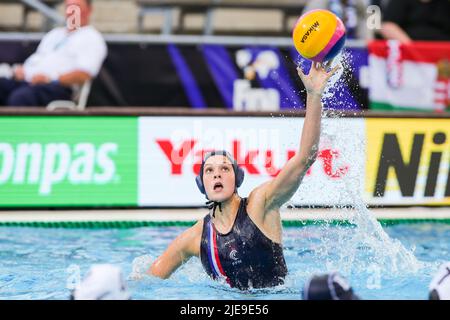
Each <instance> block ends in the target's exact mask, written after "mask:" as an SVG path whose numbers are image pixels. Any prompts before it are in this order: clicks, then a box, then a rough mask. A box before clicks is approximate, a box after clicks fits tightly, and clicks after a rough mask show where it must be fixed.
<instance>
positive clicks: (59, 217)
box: [0, 207, 450, 223]
mask: <svg viewBox="0 0 450 320" xmlns="http://www.w3.org/2000/svg"><path fill="white" fill-rule="evenodd" d="M369 210H370V213H371V214H373V215H374V216H375V218H376V219H378V220H415V219H417V220H424V219H430V220H440V219H442V220H444V219H450V208H443V207H436V208H435V207H432V208H430V207H413V208H386V209H384V208H383V209H380V208H377V209H375V208H374V209H369ZM206 214H207V210H206V209H138V210H132V209H122V210H121V209H110V210H63V211H42V210H39V211H33V210H26V211H25V210H24V211H0V223H9V222H86V221H154V222H163V221H169V222H170V221H196V220H199V219H202V218H203V217H204V216H205V215H206ZM351 217H352V214H351V211H350V210H336V209H288V210H283V211H282V212H281V218H282V220H283V221H298V220H312V221H314V220H348V219H349V218H351Z"/></svg>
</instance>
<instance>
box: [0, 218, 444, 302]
mask: <svg viewBox="0 0 450 320" xmlns="http://www.w3.org/2000/svg"><path fill="white" fill-rule="evenodd" d="M183 230H185V227H141V228H132V229H59V228H53V229H52V228H24V227H1V228H0V261H1V264H0V299H68V298H69V294H70V289H69V288H71V286H73V284H74V283H76V281H78V279H79V278H80V277H82V276H83V275H84V274H85V273H86V272H87V270H88V269H89V266H90V265H92V264H97V263H112V264H117V265H120V266H121V267H122V269H123V271H124V274H125V276H126V277H128V286H129V290H130V292H131V294H132V297H133V299H213V300H216V299H289V300H291V299H301V291H302V286H303V284H304V282H305V280H306V279H307V278H308V277H309V276H310V275H312V274H313V273H323V272H327V271H333V270H338V271H340V272H341V274H343V275H344V276H345V277H347V279H348V280H349V281H350V283H351V284H352V286H353V289H354V291H355V292H356V293H357V294H358V295H359V296H360V297H361V298H363V299H427V298H428V285H429V283H430V281H431V279H432V277H433V275H434V273H435V272H436V270H437V269H438V267H439V265H440V264H441V263H442V262H445V261H447V260H450V259H449V257H450V225H449V224H444V223H416V224H399V225H395V226H390V227H383V229H382V230H384V231H385V232H386V233H387V235H388V236H389V237H388V238H389V241H386V239H382V238H380V236H379V235H377V234H370V233H368V232H366V231H364V230H362V231H361V230H359V229H358V228H355V227H350V226H331V225H310V226H304V227H285V228H284V235H283V237H284V240H283V241H284V250H285V258H286V262H287V266H288V269H289V276H288V278H287V281H286V284H285V285H283V286H280V287H277V288H273V289H264V290H251V291H248V292H240V291H239V290H236V289H230V288H229V287H228V286H227V285H226V284H222V283H218V282H215V281H213V280H211V279H209V277H208V276H207V275H206V274H205V273H204V272H203V270H202V266H201V263H200V261H199V259H197V258H192V259H191V260H190V261H189V262H188V263H187V264H185V265H184V266H182V267H181V268H180V269H179V270H178V271H177V272H176V273H174V274H173V275H172V277H171V278H170V279H168V280H161V279H156V278H152V277H144V278H143V279H141V280H133V279H132V278H134V276H133V275H135V274H136V272H138V271H139V269H140V270H141V271H142V270H143V269H144V268H145V267H146V266H148V263H150V261H151V260H153V259H154V258H155V257H157V256H158V255H159V254H161V253H162V252H163V250H164V249H165V248H166V247H167V245H168V244H169V243H170V241H171V240H172V239H174V237H176V236H177V235H178V234H179V233H180V232H182V231H183ZM391 241H392V242H391ZM396 246H397V247H396ZM398 247H401V248H402V249H400V251H399V249H398ZM396 248H397V249H396ZM136 258H137V259H136ZM133 261H134V263H133Z"/></svg>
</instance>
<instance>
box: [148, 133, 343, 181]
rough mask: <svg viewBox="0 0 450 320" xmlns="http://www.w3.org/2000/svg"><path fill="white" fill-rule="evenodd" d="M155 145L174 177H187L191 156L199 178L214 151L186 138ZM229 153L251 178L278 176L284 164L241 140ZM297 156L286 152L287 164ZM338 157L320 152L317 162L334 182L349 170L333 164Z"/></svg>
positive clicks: (267, 151)
mask: <svg viewBox="0 0 450 320" xmlns="http://www.w3.org/2000/svg"><path fill="white" fill-rule="evenodd" d="M156 143H157V144H158V146H159V148H160V149H161V151H162V152H163V153H164V155H165V157H166V159H167V161H169V163H170V174H171V175H175V176H176V175H183V174H185V172H184V171H183V168H184V166H183V164H185V162H186V159H187V157H188V156H194V164H193V166H192V173H193V174H194V175H198V174H199V172H200V166H201V162H202V159H203V157H204V155H205V154H206V153H207V152H209V151H212V149H200V148H197V145H198V141H197V140H195V139H187V140H184V141H182V142H181V143H180V144H178V145H175V144H174V142H172V141H171V140H170V139H163V138H161V139H157V140H156ZM228 150H230V151H231V154H232V155H233V156H234V158H235V159H236V161H237V162H238V164H239V166H241V167H242V168H243V169H244V170H246V171H247V173H249V174H251V175H268V176H271V177H276V176H277V175H278V174H279V173H280V171H281V168H282V165H280V166H279V167H277V166H275V164H274V163H275V157H276V152H274V150H271V149H268V148H267V149H264V150H262V149H261V148H258V149H251V150H243V147H242V143H241V141H240V140H237V139H236V140H232V141H231V146H230V148H229V149H228ZM295 153H296V151H295V150H286V151H285V159H286V160H285V161H288V160H289V159H291V158H292V157H293V156H295ZM337 158H339V151H338V150H333V149H323V150H320V151H319V153H318V156H317V159H318V161H320V162H321V166H322V169H323V172H324V174H325V175H326V176H328V177H329V178H332V179H339V178H342V177H343V176H344V175H346V174H347V172H348V170H349V166H348V165H343V166H335V165H334V161H335V160H336V159H337ZM316 162H317V161H316ZM261 164H262V165H261ZM312 170H313V168H312V167H311V168H310V169H309V170H308V172H307V175H310V174H311V173H312Z"/></svg>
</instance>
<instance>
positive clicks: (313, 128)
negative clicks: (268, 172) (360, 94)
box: [258, 63, 340, 212]
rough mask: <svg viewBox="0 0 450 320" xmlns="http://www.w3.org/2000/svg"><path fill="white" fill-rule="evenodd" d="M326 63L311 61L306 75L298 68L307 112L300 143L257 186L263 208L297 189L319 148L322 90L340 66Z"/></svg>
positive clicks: (276, 205) (269, 208)
mask: <svg viewBox="0 0 450 320" xmlns="http://www.w3.org/2000/svg"><path fill="white" fill-rule="evenodd" d="M327 67H329V65H321V64H316V63H313V65H312V66H311V70H310V72H309V74H308V75H305V74H303V72H302V70H301V69H300V68H297V71H298V74H299V76H300V78H301V80H302V81H303V84H304V85H305V89H306V91H307V99H306V115H305V121H304V125H303V130H302V135H301V139H300V147H299V150H298V152H297V153H296V155H295V156H294V157H292V158H291V159H290V160H289V161H288V162H287V163H286V165H285V166H284V167H283V168H282V169H281V171H280V173H279V174H278V175H277V177H275V178H274V179H273V180H271V181H269V182H268V183H265V184H263V185H261V186H260V190H259V191H260V192H258V193H260V194H261V193H262V194H263V195H264V198H265V201H264V203H265V206H264V207H265V210H264V211H265V212H269V211H272V210H276V209H278V208H280V207H281V206H282V205H283V204H284V203H286V202H287V201H289V199H291V198H292V196H293V195H294V194H295V192H296V191H297V189H298V187H299V186H300V183H301V182H302V179H303V177H304V176H305V174H306V171H307V170H308V169H309V167H311V165H312V164H313V163H314V161H315V159H316V157H317V152H318V149H319V138H320V126H321V118H322V102H321V98H322V94H323V91H324V89H325V86H326V84H327V81H328V80H329V79H330V77H331V76H332V75H333V74H334V73H335V72H336V71H337V70H338V69H339V68H340V66H336V67H335V68H333V69H332V70H331V71H326V69H327Z"/></svg>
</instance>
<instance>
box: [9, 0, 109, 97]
mask: <svg viewBox="0 0 450 320" xmlns="http://www.w3.org/2000/svg"><path fill="white" fill-rule="evenodd" d="M91 2H92V0H65V6H66V18H67V25H66V27H61V28H55V29H53V30H52V31H50V32H49V33H48V34H46V35H45V36H44V38H43V39H42V41H41V43H40V44H39V46H38V48H37V50H36V52H35V53H34V54H33V55H31V56H30V57H29V58H28V59H27V60H26V61H25V63H24V64H23V65H22V66H19V67H17V68H16V69H15V72H14V78H13V79H5V78H0V105H6V106H46V105H47V104H48V103H50V102H51V101H54V100H71V99H72V89H73V87H74V86H77V85H81V84H83V83H84V82H86V81H88V80H90V79H93V78H95V77H96V76H97V75H98V73H99V71H100V68H101V66H102V64H103V61H104V60H105V58H106V55H107V46H106V43H105V40H104V39H103V37H102V35H101V34H100V33H99V32H98V31H97V30H96V29H95V28H94V27H92V26H90V25H89V19H90V16H91V13H92V3H91ZM75 15H76V16H75ZM75 22H76V23H75Z"/></svg>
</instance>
